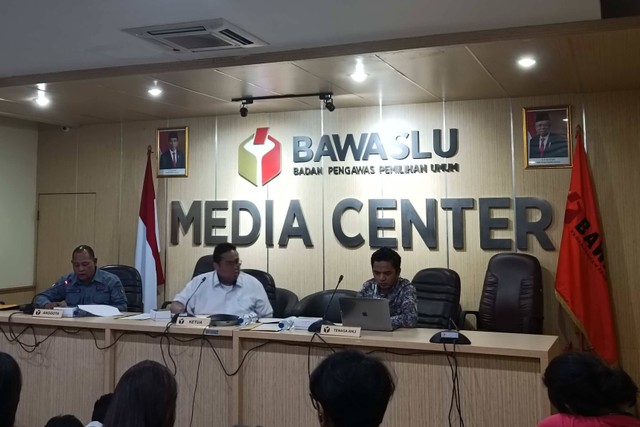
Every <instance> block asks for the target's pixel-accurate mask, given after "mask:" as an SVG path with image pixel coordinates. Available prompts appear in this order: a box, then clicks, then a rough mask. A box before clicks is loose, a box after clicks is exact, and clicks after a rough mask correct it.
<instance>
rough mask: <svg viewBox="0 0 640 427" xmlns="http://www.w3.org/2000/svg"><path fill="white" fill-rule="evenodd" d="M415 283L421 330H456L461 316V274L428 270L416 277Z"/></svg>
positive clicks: (443, 269) (421, 271) (436, 269)
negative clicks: (456, 323)
mask: <svg viewBox="0 0 640 427" xmlns="http://www.w3.org/2000/svg"><path fill="white" fill-rule="evenodd" d="M412 283H413V285H414V286H415V288H416V295H417V297H418V327H422V328H433V329H453V328H456V326H457V325H455V322H457V321H458V317H459V316H460V276H459V275H458V273H456V272H455V271H453V270H450V269H448V268H425V269H423V270H420V271H418V272H417V273H416V275H415V276H414V277H413V280H412ZM452 321H453V322H452Z"/></svg>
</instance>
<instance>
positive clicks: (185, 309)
mask: <svg viewBox="0 0 640 427" xmlns="http://www.w3.org/2000/svg"><path fill="white" fill-rule="evenodd" d="M205 280H207V276H205V277H203V278H202V280H200V283H198V286H196V290H195V291H193V293H192V294H191V295H189V298H187V302H185V303H184V311H186V312H187V314H189V312H188V311H187V306H188V304H189V301H191V298H193V296H194V295H195V294H196V292H198V289H200V286H201V285H202V284H203V283H204V282H205ZM178 317H180V313H176V314H174V315H173V317H172V318H171V323H176V322H177V321H178ZM165 319H166V317H165Z"/></svg>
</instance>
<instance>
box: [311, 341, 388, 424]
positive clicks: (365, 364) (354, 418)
mask: <svg viewBox="0 0 640 427" xmlns="http://www.w3.org/2000/svg"><path fill="white" fill-rule="evenodd" d="M394 390H395V384H394V381H393V378H392V377H391V373H390V372H389V370H388V369H387V367H386V366H385V365H384V364H383V363H382V362H381V361H379V360H378V359H376V358H374V357H371V356H368V355H365V354H364V353H361V352H359V351H355V350H345V351H340V352H338V353H334V354H332V355H330V356H329V357H327V358H326V359H324V360H323V361H322V362H321V363H320V365H318V367H317V368H316V369H315V370H314V371H313V372H312V373H311V377H310V379H309V391H310V392H311V398H312V399H314V400H315V402H317V403H319V404H320V405H322V409H323V411H324V415H325V416H327V417H329V419H330V420H331V422H332V423H333V425H334V426H335V427H352V426H360V427H374V426H378V425H380V424H381V423H382V419H383V418H384V413H385V411H386V410H387V404H388V403H389V399H390V398H391V395H392V394H393V392H394ZM315 402H314V406H315V405H316V403H315ZM316 409H318V408H316Z"/></svg>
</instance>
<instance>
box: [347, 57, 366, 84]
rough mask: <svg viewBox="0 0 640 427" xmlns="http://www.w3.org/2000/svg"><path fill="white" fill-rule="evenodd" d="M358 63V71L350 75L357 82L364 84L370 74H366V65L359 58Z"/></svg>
mask: <svg viewBox="0 0 640 427" xmlns="http://www.w3.org/2000/svg"><path fill="white" fill-rule="evenodd" d="M357 61H358V62H357V63H356V70H355V71H354V72H353V73H352V74H350V76H351V78H352V79H353V80H355V81H356V82H358V83H360V82H363V81H364V80H365V79H366V78H367V76H369V74H367V73H365V72H364V65H362V59H360V58H358V59H357Z"/></svg>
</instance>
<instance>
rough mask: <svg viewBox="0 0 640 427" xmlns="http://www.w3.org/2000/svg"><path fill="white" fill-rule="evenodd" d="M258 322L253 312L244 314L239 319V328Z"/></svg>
mask: <svg viewBox="0 0 640 427" xmlns="http://www.w3.org/2000/svg"><path fill="white" fill-rule="evenodd" d="M257 321H258V315H257V314H255V313H254V312H250V313H247V314H244V315H242V316H241V317H240V326H247V325H250V324H252V323H256V322H257Z"/></svg>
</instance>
